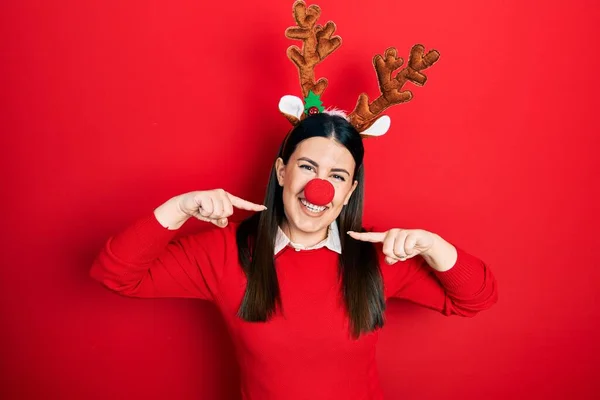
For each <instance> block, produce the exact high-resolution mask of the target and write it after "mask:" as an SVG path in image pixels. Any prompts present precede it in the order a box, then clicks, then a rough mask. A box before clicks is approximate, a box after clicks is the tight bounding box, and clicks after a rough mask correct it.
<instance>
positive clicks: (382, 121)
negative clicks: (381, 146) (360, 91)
mask: <svg viewBox="0 0 600 400" xmlns="http://www.w3.org/2000/svg"><path fill="white" fill-rule="evenodd" d="M391 123H392V120H391V119H390V117H388V116H387V115H384V116H383V117H381V118H378V119H377V120H376V121H375V122H374V123H373V125H371V126H370V127H368V128H367V129H365V130H364V131H362V132H361V133H360V134H361V135H363V136H382V135H385V133H386V132H387V131H388V129H390V125H391Z"/></svg>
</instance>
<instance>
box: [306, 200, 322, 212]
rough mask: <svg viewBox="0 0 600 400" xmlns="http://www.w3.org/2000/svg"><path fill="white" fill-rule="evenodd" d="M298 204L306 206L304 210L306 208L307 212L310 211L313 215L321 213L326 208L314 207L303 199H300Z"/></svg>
mask: <svg viewBox="0 0 600 400" xmlns="http://www.w3.org/2000/svg"><path fill="white" fill-rule="evenodd" d="M300 202H301V203H302V204H304V205H305V206H306V208H308V210H309V211H312V212H315V213H318V212H321V211H323V210H324V209H326V208H327V207H325V206H316V205H314V204H312V203H309V202H308V201H306V200H305V199H300Z"/></svg>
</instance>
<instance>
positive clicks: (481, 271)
mask: <svg viewBox="0 0 600 400" xmlns="http://www.w3.org/2000/svg"><path fill="white" fill-rule="evenodd" d="M455 247H456V246H455ZM456 250H457V252H458V258H457V259H456V263H455V264H454V266H453V267H452V268H450V269H449V270H447V271H443V272H440V271H435V274H436V276H437V277H438V279H439V280H440V281H441V282H442V284H443V285H444V287H445V288H446V289H448V290H450V291H452V292H460V293H465V294H474V293H477V292H479V290H481V288H482V287H483V285H484V284H485V282H484V277H485V265H484V264H483V262H482V261H481V260H480V259H478V258H477V257H474V256H472V255H471V254H469V253H467V252H465V251H463V250H462V249H460V248H458V247H456Z"/></svg>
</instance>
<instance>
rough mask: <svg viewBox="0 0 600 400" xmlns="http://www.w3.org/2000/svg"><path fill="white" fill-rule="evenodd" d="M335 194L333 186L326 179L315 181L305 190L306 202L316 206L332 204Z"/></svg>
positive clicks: (308, 184) (307, 185) (309, 183)
mask: <svg viewBox="0 0 600 400" xmlns="http://www.w3.org/2000/svg"><path fill="white" fill-rule="evenodd" d="M334 194H335V189H334V188H333V185H332V184H331V183H329V181H326V180H324V179H317V178H316V179H313V180H311V181H310V182H308V183H307V184H306V187H305V188H304V195H305V196H306V200H308V201H309V202H310V203H312V204H314V205H316V206H325V205H327V204H329V203H331V200H333V196H334Z"/></svg>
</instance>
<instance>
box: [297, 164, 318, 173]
mask: <svg viewBox="0 0 600 400" xmlns="http://www.w3.org/2000/svg"><path fill="white" fill-rule="evenodd" d="M300 168H304V169H306V170H308V171H314V170H315V169H314V168H313V167H312V165H308V164H302V165H300Z"/></svg>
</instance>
